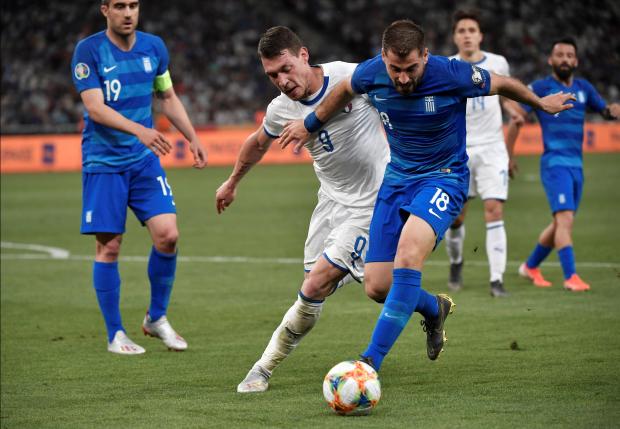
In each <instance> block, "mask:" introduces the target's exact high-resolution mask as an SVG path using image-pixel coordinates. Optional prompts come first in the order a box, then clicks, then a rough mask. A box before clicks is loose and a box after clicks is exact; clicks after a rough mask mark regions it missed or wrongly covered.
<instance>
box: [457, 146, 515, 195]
mask: <svg viewBox="0 0 620 429" xmlns="http://www.w3.org/2000/svg"><path fill="white" fill-rule="evenodd" d="M467 155H468V156H469V161H468V162H467V166H468V167H469V194H468V196H469V197H470V198H473V197H476V196H479V197H480V198H481V199H483V200H491V199H494V200H502V201H505V200H506V199H507V198H508V152H507V151H506V146H505V145H504V142H498V143H496V144H486V145H480V146H472V147H468V148H467Z"/></svg>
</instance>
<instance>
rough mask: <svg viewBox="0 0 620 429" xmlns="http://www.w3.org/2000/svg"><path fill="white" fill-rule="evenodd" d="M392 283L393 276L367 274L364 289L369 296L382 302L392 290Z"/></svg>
mask: <svg viewBox="0 0 620 429" xmlns="http://www.w3.org/2000/svg"><path fill="white" fill-rule="evenodd" d="M391 284H392V281H391V278H377V277H375V276H366V277H365V279H364V290H365V292H366V295H368V298H370V299H372V300H374V301H376V302H378V303H380V304H382V303H384V302H385V298H386V297H387V294H388V292H389V291H390V285H391Z"/></svg>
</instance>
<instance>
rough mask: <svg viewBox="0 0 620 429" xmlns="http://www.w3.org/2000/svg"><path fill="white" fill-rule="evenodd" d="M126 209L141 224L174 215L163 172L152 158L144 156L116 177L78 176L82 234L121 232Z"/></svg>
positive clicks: (109, 174) (170, 194) (96, 174)
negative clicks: (79, 177) (80, 185)
mask: <svg viewBox="0 0 620 429" xmlns="http://www.w3.org/2000/svg"><path fill="white" fill-rule="evenodd" d="M127 207H130V208H131V210H132V211H133V212H134V214H135V215H136V217H137V218H138V220H139V221H140V222H141V223H142V225H144V223H145V222H146V221H147V220H148V219H150V218H152V217H153V216H156V215H159V214H163V213H176V207H175V204H174V198H173V196H172V190H171V189H170V186H169V185H168V180H167V179H166V172H165V171H164V169H163V168H162V167H161V164H160V163H159V158H157V157H156V156H147V157H145V158H144V159H143V160H140V161H139V162H138V163H137V164H135V165H133V166H132V167H131V170H129V171H123V172H120V173H82V226H81V228H80V232H81V233H82V234H96V233H112V234H122V233H124V232H125V221H126V219H127Z"/></svg>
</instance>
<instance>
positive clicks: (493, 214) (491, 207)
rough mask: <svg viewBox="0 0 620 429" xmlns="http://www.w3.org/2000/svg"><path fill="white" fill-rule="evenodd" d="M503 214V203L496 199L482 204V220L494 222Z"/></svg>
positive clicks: (500, 218)
mask: <svg viewBox="0 0 620 429" xmlns="http://www.w3.org/2000/svg"><path fill="white" fill-rule="evenodd" d="M503 216H504V207H503V204H502V203H501V202H500V201H498V200H493V201H492V202H488V203H487V204H485V205H484V220H485V221H487V222H495V221H498V220H502V218H503Z"/></svg>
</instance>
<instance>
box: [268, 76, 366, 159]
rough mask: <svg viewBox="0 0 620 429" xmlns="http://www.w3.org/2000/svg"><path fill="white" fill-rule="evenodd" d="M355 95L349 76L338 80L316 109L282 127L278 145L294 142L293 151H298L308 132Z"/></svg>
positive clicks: (321, 124) (341, 107)
mask: <svg viewBox="0 0 620 429" xmlns="http://www.w3.org/2000/svg"><path fill="white" fill-rule="evenodd" d="M353 97H355V92H353V88H352V87H351V77H349V78H347V79H345V80H343V81H342V82H340V83H339V84H338V85H336V87H335V88H334V89H333V90H332V91H331V92H330V93H329V94H328V95H327V97H325V99H324V100H323V101H322V102H321V104H319V106H318V107H317V108H316V110H315V111H314V112H312V113H310V114H309V115H308V116H306V119H304V120H303V121H302V120H301V119H299V120H296V121H291V122H289V123H288V124H286V126H285V127H284V131H283V132H282V135H281V136H280V146H281V147H282V149H284V148H285V147H286V146H288V145H289V144H290V143H293V144H295V148H294V152H295V153H299V151H300V150H301V148H302V146H303V145H304V144H305V143H306V142H307V141H308V139H309V138H310V134H312V133H314V132H317V131H318V130H320V129H321V127H322V126H323V125H324V124H325V123H326V122H327V121H329V119H330V118H331V117H332V116H333V115H334V114H335V113H336V112H338V111H339V110H342V109H344V108H345V106H346V105H347V104H349V102H350V101H351V100H352V99H353Z"/></svg>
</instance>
